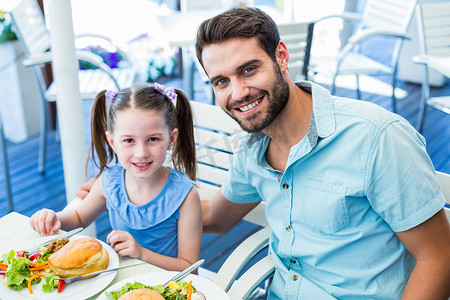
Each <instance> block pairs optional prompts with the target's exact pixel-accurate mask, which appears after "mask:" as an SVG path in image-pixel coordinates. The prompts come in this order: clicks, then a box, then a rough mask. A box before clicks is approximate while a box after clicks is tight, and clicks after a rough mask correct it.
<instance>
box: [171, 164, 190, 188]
mask: <svg viewBox="0 0 450 300" xmlns="http://www.w3.org/2000/svg"><path fill="white" fill-rule="evenodd" d="M169 170H170V174H169V177H168V178H167V181H168V182H174V183H184V184H186V185H189V186H193V185H194V184H195V182H194V181H193V180H191V179H190V178H189V177H188V176H187V175H186V174H185V173H184V172H182V171H179V170H175V169H172V168H169Z"/></svg>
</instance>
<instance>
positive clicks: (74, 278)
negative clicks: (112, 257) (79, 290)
mask: <svg viewBox="0 0 450 300" xmlns="http://www.w3.org/2000/svg"><path fill="white" fill-rule="evenodd" d="M143 264H146V262H139V263H136V264H131V265H126V266H120V267H116V268H111V269H106V270H102V271H97V272H93V273H89V274H86V275H80V276H74V277H68V278H62V277H60V278H59V279H60V280H64V281H65V282H66V283H67V284H69V283H73V282H75V281H78V280H81V279H85V278H88V277H92V276H96V275H98V274H103V273H108V272H112V271H117V270H120V269H124V268H129V267H135V266H139V265H143Z"/></svg>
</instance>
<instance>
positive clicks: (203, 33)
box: [195, 7, 280, 67]
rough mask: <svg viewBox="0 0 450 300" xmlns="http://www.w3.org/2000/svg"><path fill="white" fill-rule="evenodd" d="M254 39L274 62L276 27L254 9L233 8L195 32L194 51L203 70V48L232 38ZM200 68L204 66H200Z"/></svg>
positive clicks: (260, 12) (277, 35)
mask: <svg viewBox="0 0 450 300" xmlns="http://www.w3.org/2000/svg"><path fill="white" fill-rule="evenodd" d="M253 37H254V38H256V39H257V40H258V43H259V45H260V46H261V48H262V49H264V51H266V52H267V54H268V55H269V56H270V57H271V58H272V59H273V60H275V50H276V48H277V45H278V42H279V41H280V34H279V32H278V28H277V25H276V24H275V22H274V21H273V20H272V18H271V17H269V15H267V14H266V13H265V12H263V11H261V10H260V9H258V8H254V7H245V8H233V9H230V10H228V11H225V12H223V13H221V14H219V15H217V16H215V17H213V18H211V19H208V20H205V21H203V22H202V24H201V25H200V27H199V29H198V31H197V39H196V43H195V51H196V54H197V58H198V60H199V61H200V64H201V65H202V66H203V60H202V52H203V48H204V47H206V46H208V45H211V44H218V43H222V42H225V41H227V40H229V39H233V38H253ZM203 67H204V66H203Z"/></svg>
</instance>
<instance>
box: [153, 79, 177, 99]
mask: <svg viewBox="0 0 450 300" xmlns="http://www.w3.org/2000/svg"><path fill="white" fill-rule="evenodd" d="M155 89H156V90H157V91H158V92H160V93H161V94H163V95H164V96H166V97H167V98H169V99H170V100H171V101H175V100H176V99H177V93H176V92H175V89H174V88H173V87H165V86H164V85H162V84H159V83H157V82H155Z"/></svg>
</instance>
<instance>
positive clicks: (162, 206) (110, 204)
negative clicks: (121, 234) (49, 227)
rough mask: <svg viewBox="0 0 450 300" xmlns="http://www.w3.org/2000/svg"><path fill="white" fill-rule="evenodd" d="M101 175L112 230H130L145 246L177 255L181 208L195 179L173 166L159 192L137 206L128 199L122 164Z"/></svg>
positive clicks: (140, 243)
mask: <svg viewBox="0 0 450 300" xmlns="http://www.w3.org/2000/svg"><path fill="white" fill-rule="evenodd" d="M101 176H102V184H103V190H104V192H105V195H106V207H107V209H108V211H109V220H110V222H111V227H112V229H113V230H123V231H127V232H129V233H130V234H131V235H132V236H133V237H134V238H135V239H136V241H137V242H138V243H139V245H140V246H142V247H144V248H147V249H149V250H151V251H154V252H157V253H159V254H162V255H167V256H171V257H176V256H177V253H178V231H177V224H178V218H179V208H180V206H181V204H182V203H183V201H184V199H185V198H186V196H187V195H188V194H189V192H190V190H191V189H192V187H193V186H194V182H193V181H192V180H190V179H189V177H187V175H186V174H184V173H183V172H180V171H177V170H174V169H170V174H169V177H168V178H167V181H166V184H165V185H164V187H163V189H162V190H161V191H160V193H159V194H158V195H157V196H156V197H155V198H154V199H152V200H151V201H150V202H149V203H147V204H145V205H135V204H133V203H131V202H130V200H129V198H128V194H127V192H126V188H125V169H124V168H123V167H122V166H121V165H119V164H117V165H114V166H112V167H111V168H109V169H106V170H105V171H103V173H102V175H101Z"/></svg>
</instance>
